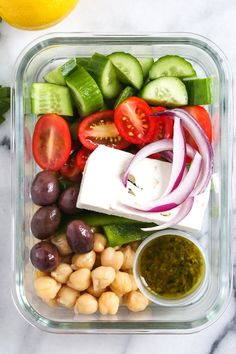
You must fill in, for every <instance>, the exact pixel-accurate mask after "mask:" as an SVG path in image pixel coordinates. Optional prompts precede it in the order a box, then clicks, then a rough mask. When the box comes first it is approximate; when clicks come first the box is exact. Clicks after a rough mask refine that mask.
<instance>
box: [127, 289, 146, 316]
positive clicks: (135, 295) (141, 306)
mask: <svg viewBox="0 0 236 354" xmlns="http://www.w3.org/2000/svg"><path fill="white" fill-rule="evenodd" d="M148 304H149V300H148V299H147V298H146V297H145V296H144V295H143V294H142V293H140V292H139V291H131V292H130V293H129V294H128V295H127V307H128V309H129V310H130V311H133V312H139V311H143V310H145V308H146V307H147V306H148Z"/></svg>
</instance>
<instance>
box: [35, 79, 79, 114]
mask: <svg viewBox="0 0 236 354" xmlns="http://www.w3.org/2000/svg"><path fill="white" fill-rule="evenodd" d="M31 109H32V113H34V114H43V113H57V114H60V115H62V116H73V108H72V103H71V97H70V91H69V89H68V87H64V86H60V85H54V84H48V83H42V82H37V83H33V84H32V86H31Z"/></svg>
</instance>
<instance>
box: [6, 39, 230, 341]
mask: <svg viewBox="0 0 236 354" xmlns="http://www.w3.org/2000/svg"><path fill="white" fill-rule="evenodd" d="M114 51H124V52H129V53H131V54H134V55H135V56H137V57H154V58H158V57H160V56H163V55H167V54H174V55H180V56H183V57H185V58H186V59H187V60H189V61H190V62H191V63H192V64H193V65H194V68H196V70H197V73H198V75H199V76H203V77H204V76H212V77H213V78H214V80H213V91H214V103H213V104H212V105H211V106H209V107H208V108H209V112H210V114H211V117H212V122H213V145H214V174H213V178H212V185H211V194H210V201H209V205H208V209H207V212H206V216H205V222H204V225H203V228H202V230H201V234H202V235H203V236H202V237H201V238H200V239H199V242H200V243H201V245H202V247H203V248H204V249H205V252H206V254H207V257H208V260H209V271H210V280H209V284H208V288H207V290H206V291H205V293H204V295H203V296H202V297H201V298H200V299H199V300H198V301H197V302H195V303H193V304H189V305H187V306H178V307H169V308H168V307H161V306H158V305H155V304H152V305H150V306H149V307H148V308H147V309H146V310H145V311H143V312H140V313H131V312H129V311H128V310H127V308H126V307H121V308H120V310H119V312H118V314H117V315H116V316H102V315H99V314H95V315H89V316H85V315H75V314H74V312H73V311H72V310H71V311H70V310H68V309H64V308H51V307H49V306H48V305H47V304H45V303H43V302H42V301H41V300H40V299H39V298H38V297H37V296H36V294H35V290H34V269H33V266H32V265H31V263H30V261H29V252H30V249H31V247H32V246H33V245H34V243H35V242H36V240H35V238H34V237H33V235H32V234H31V231H30V220H31V218H32V215H33V213H34V210H35V206H34V205H33V203H32V201H31V199H30V186H31V183H32V180H33V178H34V176H35V174H36V173H37V172H38V171H39V169H38V167H37V165H36V164H35V162H34V160H33V158H32V156H31V138H32V134H33V129H34V124H35V121H36V116H34V115H32V114H31V108H30V87H31V84H32V82H37V81H42V78H43V75H44V74H45V73H46V72H48V71H49V70H51V69H52V68H54V67H55V66H58V65H60V64H62V63H64V62H65V61H66V60H67V59H69V58H72V57H90V56H91V55H92V54H93V53H94V52H100V53H103V54H109V53H111V52H114ZM232 104H233V103H232V79H231V73H230V69H229V67H228V63H227V60H226V58H225V56H224V54H223V53H222V52H221V50H220V49H219V48H218V47H217V46H216V45H215V44H214V43H212V42H210V41H209V40H208V39H206V38H203V37H200V36H198V35H194V34H187V33H184V34H181V33H180V34H179V33H157V34H151V35H148V34H145V35H95V34H84V33H82V34H81V33H56V34H51V35H47V36H43V37H41V38H39V39H38V40H36V41H34V42H32V43H31V44H30V45H29V46H28V47H27V48H25V49H24V51H23V52H22V54H21V55H20V58H19V59H18V61H17V64H16V70H15V74H14V82H13V95H12V107H13V108H12V172H11V178H12V214H13V220H12V221H13V222H12V225H13V227H12V233H13V267H14V269H13V278H12V292H13V298H14V302H15V304H16V306H17V308H18V309H19V311H20V313H21V314H22V315H23V317H24V318H25V319H26V320H27V321H28V322H29V323H31V324H32V325H34V326H37V327H39V328H40V329H43V330H46V331H49V332H56V333H176V334H184V333H192V332H196V331H199V330H201V329H204V328H206V327H207V326H209V324H211V323H212V322H214V321H215V320H216V319H218V318H219V316H220V315H221V314H222V313H223V311H224V310H225V308H226V306H227V304H228V302H229V298H230V293H231V288H232V257H231V248H232V239H231V205H232V170H233V166H232V138H233V129H234V127H233V107H232ZM194 236H195V237H199V235H198V234H196V235H194Z"/></svg>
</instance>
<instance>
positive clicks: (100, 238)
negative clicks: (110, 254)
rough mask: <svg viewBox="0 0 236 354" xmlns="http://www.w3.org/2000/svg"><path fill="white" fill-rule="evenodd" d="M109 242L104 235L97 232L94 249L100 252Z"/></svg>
mask: <svg viewBox="0 0 236 354" xmlns="http://www.w3.org/2000/svg"><path fill="white" fill-rule="evenodd" d="M106 244H107V239H106V237H105V236H104V235H102V234H99V233H95V234H94V245H93V249H94V251H95V252H97V253H100V252H102V251H103V250H104V248H105V247H106Z"/></svg>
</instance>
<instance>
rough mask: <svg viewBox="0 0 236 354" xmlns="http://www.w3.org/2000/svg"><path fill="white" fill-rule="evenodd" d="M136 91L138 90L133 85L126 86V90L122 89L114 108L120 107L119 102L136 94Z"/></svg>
mask: <svg viewBox="0 0 236 354" xmlns="http://www.w3.org/2000/svg"><path fill="white" fill-rule="evenodd" d="M135 93H136V90H135V89H134V88H133V87H131V86H127V87H125V88H124V90H123V91H121V93H120V95H119V96H118V97H117V100H116V102H115V105H114V108H116V107H118V106H119V104H121V103H122V102H123V101H124V100H126V98H129V97H131V96H134V95H135Z"/></svg>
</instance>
